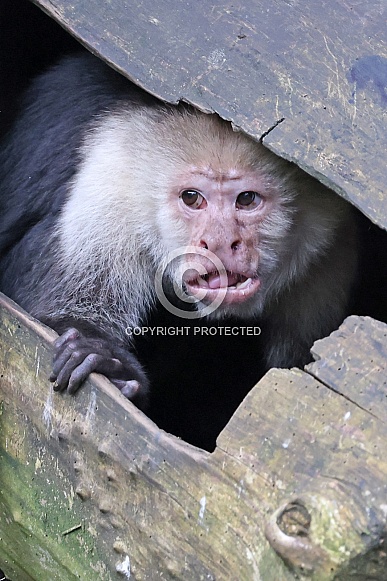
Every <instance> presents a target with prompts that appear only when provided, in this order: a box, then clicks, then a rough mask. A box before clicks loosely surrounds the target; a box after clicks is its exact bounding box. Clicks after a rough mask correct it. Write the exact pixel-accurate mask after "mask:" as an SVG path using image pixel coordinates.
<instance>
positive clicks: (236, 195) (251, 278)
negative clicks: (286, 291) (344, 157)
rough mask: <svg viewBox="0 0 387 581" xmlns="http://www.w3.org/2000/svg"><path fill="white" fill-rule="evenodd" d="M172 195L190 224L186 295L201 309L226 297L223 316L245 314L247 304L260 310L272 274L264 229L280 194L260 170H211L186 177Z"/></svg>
mask: <svg viewBox="0 0 387 581" xmlns="http://www.w3.org/2000/svg"><path fill="white" fill-rule="evenodd" d="M171 196H172V200H170V203H169V206H170V207H174V213H175V219H177V221H178V222H180V224H184V231H185V244H186V245H187V247H188V248H189V249H188V250H187V253H186V254H185V255H184V256H183V257H182V259H181V264H180V267H179V275H180V274H181V273H182V277H181V278H182V283H183V286H184V288H185V290H186V292H187V293H188V294H189V295H191V296H193V297H195V298H197V299H198V300H199V304H198V307H199V308H200V306H201V304H203V305H208V304H210V303H213V302H214V301H215V300H217V298H218V297H219V295H220V294H222V295H223V296H222V301H221V304H220V305H219V307H218V308H217V310H218V311H219V313H218V314H221V313H222V311H224V310H225V309H226V310H227V312H230V310H231V311H233V310H235V311H236V313H235V314H237V312H238V314H239V310H240V307H239V305H244V304H245V303H246V304H248V305H249V306H250V307H251V304H253V305H254V306H255V308H256V307H257V305H258V304H260V303H261V302H262V295H263V294H264V291H265V283H266V278H267V274H266V272H267V271H268V270H270V268H268V265H265V261H264V260H263V262H262V256H261V251H262V250H263V249H264V246H262V247H261V242H262V240H261V239H262V238H263V236H262V232H263V231H264V228H262V225H263V224H264V223H265V221H266V220H267V219H268V217H270V216H272V215H273V211H274V209H275V207H276V206H278V205H279V201H278V198H279V196H278V194H277V193H276V192H275V191H274V190H273V189H271V190H270V191H269V190H268V189H267V188H266V187H265V182H264V180H263V179H262V177H261V176H260V173H259V172H258V171H254V170H252V169H250V170H246V169H245V168H243V170H242V168H237V167H231V168H216V169H215V168H214V167H211V166H208V165H207V166H199V167H198V166H195V167H190V168H189V169H187V171H186V172H184V173H183V174H182V175H180V176H179V178H178V180H177V183H176V185H174V187H173V188H172V194H171ZM194 249H197V250H196V251H195V250H194ZM263 258H264V257H263ZM272 265H273V261H271V265H270V266H272ZM262 286H263V293H262V292H261V291H262ZM244 308H245V307H244V306H242V310H243V309H244ZM248 310H250V308H249V309H248Z"/></svg>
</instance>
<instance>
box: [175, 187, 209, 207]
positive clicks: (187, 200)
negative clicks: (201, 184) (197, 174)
mask: <svg viewBox="0 0 387 581" xmlns="http://www.w3.org/2000/svg"><path fill="white" fill-rule="evenodd" d="M180 198H181V199H182V200H183V202H184V204H185V205H186V206H189V207H190V208H193V209H194V210H197V209H198V208H200V206H201V205H202V203H203V202H204V198H203V196H202V194H201V193H200V192H197V191H196V190H184V191H183V192H181V194H180Z"/></svg>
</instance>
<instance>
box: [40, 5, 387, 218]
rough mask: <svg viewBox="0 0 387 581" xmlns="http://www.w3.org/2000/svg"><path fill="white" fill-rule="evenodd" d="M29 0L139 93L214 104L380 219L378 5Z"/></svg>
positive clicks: (211, 107) (384, 74) (384, 62)
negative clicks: (127, 80)
mask: <svg viewBox="0 0 387 581" xmlns="http://www.w3.org/2000/svg"><path fill="white" fill-rule="evenodd" d="M33 2H34V3H35V4H37V5H38V6H40V7H41V8H42V9H43V10H44V11H46V12H47V13H48V14H49V15H50V16H52V17H53V18H54V19H56V20H57V21H58V22H59V23H60V24H61V26H63V27H64V28H65V29H66V30H68V31H69V32H71V33H72V34H73V35H74V36H75V37H76V38H77V39H78V40H79V41H80V42H81V43H82V44H84V45H85V46H87V47H88V48H89V49H90V50H91V51H92V52H94V53H95V54H97V55H99V56H101V57H102V58H103V59H105V60H106V61H107V62H110V63H111V64H112V66H114V67H115V68H116V69H117V70H119V71H121V72H122V73H123V74H125V75H126V76H128V77H129V78H130V79H132V80H134V82H136V83H137V84H139V85H140V86H142V87H144V88H145V89H146V90H147V91H148V92H151V93H153V94H155V95H157V96H159V97H161V98H162V99H165V100H167V101H170V102H177V101H178V100H180V99H182V100H184V101H187V102H190V103H192V104H194V105H196V106H197V107H199V108H200V109H202V110H204V111H216V112H218V113H219V114H220V115H221V116H222V117H223V118H224V119H228V120H231V121H232V122H233V123H234V125H236V126H237V127H240V128H242V129H243V130H244V131H245V132H246V133H248V134H250V135H251V136H252V137H254V138H256V139H262V140H263V143H264V144H265V145H266V146H267V147H269V148H270V149H271V150H272V151H274V152H275V153H277V154H278V155H280V156H281V157H284V158H286V159H289V160H291V161H295V162H296V163H297V164H298V165H299V166H300V167H302V168H303V169H304V170H305V171H307V172H308V173H310V174H311V175H313V176H315V177H317V178H318V179H319V180H320V181H322V182H324V183H325V184H327V185H328V186H329V187H331V188H332V189H334V190H335V191H337V192H338V193H339V194H341V195H343V196H344V197H346V198H348V199H349V200H350V201H351V202H352V203H353V204H354V205H355V206H357V207H358V208H360V209H361V210H362V212H363V213H364V214H366V215H367V216H369V217H370V218H371V220H373V221H374V222H376V223H377V224H379V225H381V226H383V227H384V228H387V213H386V209H385V208H386V188H385V163H384V156H383V155H380V152H381V151H385V150H386V149H387V121H386V120H387V116H386V107H387V57H386V47H385V22H386V16H387V7H386V4H385V3H383V2H380V1H379V0H367V2H355V3H353V2H348V1H347V0H330V1H329V2H325V3H323V4H322V3H321V2H310V1H309V0H288V1H286V2H284V1H283V0H270V2H269V1H267V0H244V2H237V3H234V4H233V3H228V2H224V0H212V2H208V1H207V0H195V1H192V2H176V0H163V1H162V2H154V0H142V1H141V2H91V1H90V0H72V1H71V2H68V1H67V0H33Z"/></svg>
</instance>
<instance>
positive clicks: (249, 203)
mask: <svg viewBox="0 0 387 581" xmlns="http://www.w3.org/2000/svg"><path fill="white" fill-rule="evenodd" d="M261 202H262V198H261V196H260V195H259V194H258V193H257V192H252V191H248V192H241V193H240V194H239V196H238V197H237V200H236V206H237V208H242V209H249V210H252V209H253V208H256V207H257V206H259V204H260V203H261Z"/></svg>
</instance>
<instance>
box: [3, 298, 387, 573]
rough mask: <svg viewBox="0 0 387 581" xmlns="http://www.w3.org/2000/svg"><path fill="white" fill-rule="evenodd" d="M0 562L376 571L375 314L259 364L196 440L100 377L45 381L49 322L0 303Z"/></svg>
mask: <svg viewBox="0 0 387 581" xmlns="http://www.w3.org/2000/svg"><path fill="white" fill-rule="evenodd" d="M0 305H1V306H0V319H1V321H0V343H1V345H0V347H1V358H0V403H1V414H0V441H1V445H0V539H1V543H0V567H1V568H3V569H4V570H5V572H6V573H7V574H8V575H9V576H10V578H11V579H12V580H13V581H30V580H36V581H56V580H57V581H70V580H75V579H81V580H82V581H90V579H101V580H102V581H103V580H113V579H120V578H123V579H125V578H126V579H136V580H137V581H140V580H144V581H145V580H148V581H154V580H155V579H166V580H167V579H169V580H172V579H175V580H176V579H179V580H181V581H191V580H192V581H198V580H200V579H202V580H210V579H212V580H217V581H221V580H224V581H243V580H246V581H247V580H252V581H258V580H259V581H273V579H275V580H276V581H285V580H286V581H287V580H291V579H303V578H305V579H306V578H309V579H310V578H312V579H315V580H324V581H325V580H331V579H335V580H336V581H345V580H358V579H371V578H372V579H374V580H380V581H382V580H385V579H387V574H386V571H387V560H386V552H385V550H384V545H383V542H384V538H385V534H386V520H387V459H386V454H385V450H386V448H387V426H386V423H385V418H386V415H387V387H386V377H387V373H386V370H385V368H384V366H385V361H386V338H387V326H386V325H383V324H381V323H378V322H375V321H374V320H372V319H369V318H361V317H360V318H357V317H350V318H349V319H347V321H346V322H345V323H344V324H343V326H342V327H341V328H340V329H339V331H337V332H335V333H333V335H332V336H331V337H330V338H328V339H325V340H322V341H319V342H317V343H316V344H315V347H314V352H315V355H316V357H317V358H318V359H319V360H318V361H317V362H316V363H314V364H311V365H310V366H308V369H307V371H305V372H303V371H299V370H291V371H285V370H272V371H271V372H270V373H268V374H267V375H266V376H265V377H264V378H263V379H262V380H261V381H260V382H259V383H258V384H257V386H256V387H255V388H254V389H253V390H252V391H251V393H250V394H249V395H248V397H247V398H246V399H245V401H244V402H243V403H242V404H241V406H240V407H239V409H238V410H237V412H236V413H235V415H234V417H233V418H232V419H231V421H230V422H229V424H228V425H227V427H226V428H225V429H224V431H223V432H222V433H221V434H220V436H219V438H218V442H217V448H216V450H215V452H214V453H212V454H209V453H207V452H203V451H201V450H198V449H196V448H193V447H192V446H190V445H188V444H185V443H184V442H182V441H180V440H178V439H177V438H175V437H173V436H170V435H168V434H166V433H164V432H163V431H161V430H159V429H158V428H157V426H155V425H154V424H153V423H152V422H151V421H150V420H148V419H147V418H146V417H145V416H144V415H143V414H142V413H141V412H140V411H138V410H137V409H136V408H135V407H134V406H133V405H132V404H131V403H130V402H128V401H127V400H125V399H124V398H123V397H122V396H121V394H120V393H119V392H118V390H117V389H116V388H114V387H113V386H112V385H111V384H110V383H109V382H108V381H107V380H106V379H105V378H103V377H101V376H98V375H95V374H94V375H93V376H92V378H91V379H90V380H89V381H87V382H86V384H85V385H84V387H83V388H82V389H81V390H80V391H79V392H78V393H77V394H76V396H75V397H71V396H67V395H61V394H57V393H53V391H52V388H51V386H50V384H49V382H48V380H47V377H48V375H49V372H50V363H51V343H52V340H53V337H54V336H55V333H54V332H53V331H51V330H50V329H47V328H46V327H44V326H42V325H41V324H39V323H38V322H37V321H36V320H34V319H32V318H31V317H30V316H29V315H27V314H26V313H25V312H23V311H22V310H21V309H20V308H19V307H17V306H16V305H15V304H14V303H12V301H10V300H9V299H6V298H5V297H4V298H2V299H1V303H0Z"/></svg>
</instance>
